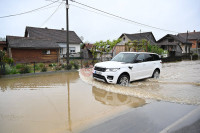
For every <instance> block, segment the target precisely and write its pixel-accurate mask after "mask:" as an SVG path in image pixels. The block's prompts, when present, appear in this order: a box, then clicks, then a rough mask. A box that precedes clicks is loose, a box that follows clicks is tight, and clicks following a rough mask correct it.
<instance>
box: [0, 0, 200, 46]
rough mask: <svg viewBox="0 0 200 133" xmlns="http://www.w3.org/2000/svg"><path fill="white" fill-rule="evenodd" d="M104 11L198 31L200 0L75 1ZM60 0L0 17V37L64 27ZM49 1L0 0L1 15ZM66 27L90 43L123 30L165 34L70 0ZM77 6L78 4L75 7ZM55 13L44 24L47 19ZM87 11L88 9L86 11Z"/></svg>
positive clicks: (63, 14) (152, 23)
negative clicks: (39, 28) (30, 30)
mask: <svg viewBox="0 0 200 133" xmlns="http://www.w3.org/2000/svg"><path fill="white" fill-rule="evenodd" d="M76 1H78V2H81V3H83V4H87V5H89V6H92V7H95V8H98V9H101V10H103V11H106V12H109V13H112V14H115V15H118V16H121V17H124V18H127V19H130V20H133V21H137V22H140V23H143V24H146V25H150V26H154V27H158V28H162V29H167V30H171V31H176V32H187V30H189V31H190V32H193V31H194V30H196V31H200V0H76ZM60 2H62V0H60V1H59V2H58V3H55V4H53V5H51V6H49V7H48V8H45V9H42V10H39V11H36V12H32V13H28V14H25V15H20V16H15V17H8V18H0V37H5V36H6V35H13V36H24V31H25V27H26V26H32V27H48V28H50V29H61V28H65V29H66V10H65V4H64V3H65V1H63V4H62V5H61V6H60V7H59V8H58V5H59V4H60ZM50 3H52V2H50V1H46V0H0V17H1V16H6V15H10V14H16V13H21V12H26V11H29V10H32V9H35V8H38V7H41V6H44V5H47V4H50ZM69 3H70V4H71V5H70V8H69V29H70V30H73V31H75V32H76V33H77V35H78V36H83V37H84V40H83V42H85V41H89V42H91V43H93V42H96V41H100V40H107V39H110V40H112V39H117V38H118V37H119V36H120V35H121V34H122V33H129V34H133V33H139V32H140V30H141V31H142V32H149V31H151V32H153V34H154V36H155V38H156V40H158V39H160V38H161V37H163V36H164V35H166V34H176V33H172V32H171V33H170V32H166V31H160V30H156V29H152V28H148V27H144V26H141V25H137V24H134V23H130V22H127V21H124V20H120V19H118V18H114V17H110V16H108V15H105V14H102V13H95V12H91V11H93V10H91V9H89V8H87V7H84V6H81V5H78V4H76V3H73V2H70V1H69ZM77 6H78V7H77ZM56 8H58V10H57V12H56V13H55V14H54V15H53V16H52V17H51V18H50V19H49V20H48V21H47V22H46V23H45V24H44V22H45V21H46V20H47V18H48V17H49V16H50V15H51V14H52V13H53V12H54V11H55V10H56ZM88 10H89V11H88Z"/></svg>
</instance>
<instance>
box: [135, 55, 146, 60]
mask: <svg viewBox="0 0 200 133" xmlns="http://www.w3.org/2000/svg"><path fill="white" fill-rule="evenodd" d="M136 60H141V61H142V62H143V61H145V57H144V54H139V55H138V57H137V59H136Z"/></svg>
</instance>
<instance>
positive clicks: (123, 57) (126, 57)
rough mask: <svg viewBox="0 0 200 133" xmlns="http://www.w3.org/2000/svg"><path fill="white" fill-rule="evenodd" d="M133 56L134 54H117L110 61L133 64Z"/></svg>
mask: <svg viewBox="0 0 200 133" xmlns="http://www.w3.org/2000/svg"><path fill="white" fill-rule="evenodd" d="M135 56H136V54H134V53H119V54H118V55H116V56H115V57H114V58H113V59H112V60H111V61H118V62H125V63H133V60H134V59H135Z"/></svg>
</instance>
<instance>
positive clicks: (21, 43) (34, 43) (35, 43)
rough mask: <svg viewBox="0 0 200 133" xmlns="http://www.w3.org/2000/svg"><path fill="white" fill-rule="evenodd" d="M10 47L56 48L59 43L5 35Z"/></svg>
mask: <svg viewBox="0 0 200 133" xmlns="http://www.w3.org/2000/svg"><path fill="white" fill-rule="evenodd" d="M6 39H7V42H8V44H9V47H10V48H26V49H27V48H30V49H47V48H48V49H57V48H59V45H58V44H57V43H56V42H55V41H52V40H47V39H36V38H31V37H18V36H6Z"/></svg>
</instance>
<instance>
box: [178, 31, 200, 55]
mask: <svg viewBox="0 0 200 133" xmlns="http://www.w3.org/2000/svg"><path fill="white" fill-rule="evenodd" d="M177 36H179V37H182V38H184V39H185V40H187V41H188V42H191V43H192V47H191V52H193V53H197V54H198V55H199V56H200V32H196V31H195V30H194V31H193V32H187V33H179V34H178V35H177Z"/></svg>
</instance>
